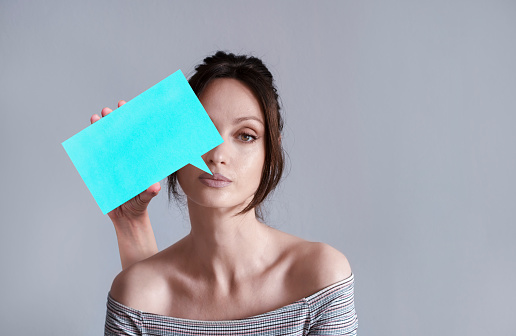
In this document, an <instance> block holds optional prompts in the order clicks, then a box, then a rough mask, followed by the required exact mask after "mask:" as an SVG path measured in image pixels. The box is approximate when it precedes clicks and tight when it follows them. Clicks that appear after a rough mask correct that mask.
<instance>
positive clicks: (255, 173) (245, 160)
mask: <svg viewBox="0 0 516 336" xmlns="http://www.w3.org/2000/svg"><path fill="white" fill-rule="evenodd" d="M239 161H240V164H239V167H240V172H241V176H245V180H247V181H245V183H246V184H252V185H256V186H258V185H259V184H260V179H261V176H262V170H263V165H264V163H265V152H264V151H262V150H260V151H256V150H254V151H252V152H249V153H247V155H242V156H240V160H239Z"/></svg>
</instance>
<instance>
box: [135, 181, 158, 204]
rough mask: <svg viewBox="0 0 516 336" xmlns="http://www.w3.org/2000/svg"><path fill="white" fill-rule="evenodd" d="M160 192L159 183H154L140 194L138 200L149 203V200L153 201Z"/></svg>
mask: <svg viewBox="0 0 516 336" xmlns="http://www.w3.org/2000/svg"><path fill="white" fill-rule="evenodd" d="M160 190H161V185H160V184H159V182H156V183H154V184H153V185H151V186H150V187H149V188H147V190H145V191H144V192H142V193H141V194H140V200H141V201H142V202H143V203H149V202H150V200H151V199H153V198H154V197H155V196H157V195H158V194H159V191H160Z"/></svg>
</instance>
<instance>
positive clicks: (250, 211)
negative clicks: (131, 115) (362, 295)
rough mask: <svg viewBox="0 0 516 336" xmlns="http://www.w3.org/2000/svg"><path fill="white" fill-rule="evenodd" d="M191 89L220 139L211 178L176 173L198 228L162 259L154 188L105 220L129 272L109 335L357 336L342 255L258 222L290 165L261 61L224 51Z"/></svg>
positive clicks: (111, 302)
mask: <svg viewBox="0 0 516 336" xmlns="http://www.w3.org/2000/svg"><path fill="white" fill-rule="evenodd" d="M189 83H190V85H191V86H192V89H193V90H194V92H195V93H196V94H197V96H198V97H199V100H200V101H201V103H202V104H203V106H204V108H205V109H206V112H207V113H208V115H209V116H210V118H211V120H212V121H213V123H214V124H215V126H216V127H217V130H218V131H219V133H220V134H221V136H222V138H223V139H224V143H222V144H221V145H219V146H217V147H216V148H214V149H212V150H211V151H209V152H207V153H206V154H204V155H203V156H202V158H203V159H204V161H205V162H206V164H207V165H208V167H209V168H210V170H211V171H212V172H213V173H214V175H213V176H211V175H209V174H206V173H204V172H203V171H201V170H199V169H198V168H196V167H194V166H191V165H187V166H185V167H183V168H181V169H180V170H178V171H177V172H176V173H174V174H172V175H171V176H169V178H168V185H169V193H170V194H173V195H174V196H175V197H179V193H178V191H177V183H179V185H180V186H181V189H182V190H183V192H184V194H185V195H186V197H187V204H188V211H189V215H190V222H191V232H190V233H189V234H188V235H187V236H185V237H184V238H183V239H181V240H180V241H178V242H177V243H175V244H173V245H172V246H170V247H168V248H166V249H165V250H163V251H161V252H158V251H157V246H156V242H155V238H154V234H153V232H152V228H151V225H150V221H149V217H148V214H147V210H146V209H147V205H148V203H149V201H150V200H151V199H152V197H154V196H155V195H157V194H158V192H159V190H160V185H159V183H157V184H155V185H153V186H151V187H150V188H149V189H148V190H146V191H145V192H143V193H142V194H140V195H138V196H137V197H135V198H134V199H132V200H130V201H128V202H127V203H125V204H124V205H122V206H121V207H119V208H117V209H115V210H113V211H112V212H110V213H109V217H110V218H111V220H112V221H113V224H114V225H115V229H116V233H117V237H118V243H119V249H120V257H121V261H122V267H123V270H122V272H120V274H118V276H117V277H116V278H115V279H114V281H113V284H112V286H111V290H110V292H109V295H108V304H107V306H108V310H107V315H106V326H105V334H106V335H227V334H235V333H236V334H239V335H356V328H357V318H356V314H355V309H354V302H353V274H352V273H351V269H350V266H349V263H348V261H347V259H346V257H345V256H344V255H343V254H341V253H340V252H338V251H337V250H336V249H334V248H332V247H330V246H329V245H326V244H323V243H316V242H309V241H306V240H303V239H301V238H298V237H295V236H292V235H290V234H287V233H284V232H281V231H279V230H276V229H273V228H271V227H269V226H267V225H265V224H264V223H262V222H261V221H260V220H259V219H261V216H260V204H262V202H263V201H264V199H265V198H266V197H267V195H268V194H269V193H270V192H271V191H272V190H273V189H274V188H275V187H276V185H277V184H278V182H279V180H280V178H281V175H282V171H283V164H284V163H283V150H282V147H281V131H282V127H283V122H282V118H281V115H280V113H279V104H278V95H277V93H276V89H275V87H274V83H273V78H272V75H271V73H270V72H269V71H268V70H267V68H266V67H265V65H264V64H263V63H262V62H261V61H260V60H259V59H257V58H255V57H248V56H235V55H233V54H227V53H224V52H217V53H216V54H215V55H213V56H211V57H207V58H206V59H205V60H204V62H203V63H202V64H200V65H199V66H197V67H196V73H195V74H194V75H193V76H192V77H191V79H190V80H189ZM123 103H124V102H123V101H120V102H119V106H121V105H122V104H123ZM109 112H111V110H110V109H107V108H105V109H103V110H102V115H103V116H105V115H106V114H108V113H109ZM99 119H100V117H99V116H97V115H94V116H93V117H92V118H91V122H95V121H97V120H99Z"/></svg>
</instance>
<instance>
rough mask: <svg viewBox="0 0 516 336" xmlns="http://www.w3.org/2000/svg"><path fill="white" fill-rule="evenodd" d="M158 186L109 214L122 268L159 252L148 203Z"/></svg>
mask: <svg viewBox="0 0 516 336" xmlns="http://www.w3.org/2000/svg"><path fill="white" fill-rule="evenodd" d="M124 104H125V101H123V100H120V101H119V102H118V107H120V106H122V105H124ZM111 112H113V110H111V109H110V108H108V107H105V108H103V109H102V112H101V114H102V117H105V116H107V115H108V114H109V113H111ZM98 120H100V116H98V115H97V114H94V115H93V116H91V118H90V122H91V123H92V124H93V123H94V122H96V121H98ZM160 189H161V186H160V184H159V182H158V183H155V184H153V185H151V186H150V187H149V188H148V189H147V190H145V191H144V192H142V193H141V194H139V195H137V196H136V197H134V198H132V199H130V200H129V201H127V202H126V203H124V204H122V205H121V206H119V207H118V208H116V209H114V210H113V211H110V212H109V213H108V216H109V218H110V219H111V221H112V222H113V225H114V227H115V231H116V236H117V239H118V249H119V251H120V261H121V262H122V269H125V268H127V267H129V266H131V265H132V264H134V263H136V262H138V261H141V260H143V259H147V258H148V257H150V256H152V255H154V254H156V253H157V252H158V246H157V244H156V238H155V237H154V232H153V231H152V226H151V223H150V218H149V214H148V212H147V206H148V205H149V202H150V201H151V199H152V198H153V197H155V196H156V195H158V193H159V191H160Z"/></svg>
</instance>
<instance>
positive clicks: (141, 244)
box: [111, 210, 158, 269]
mask: <svg viewBox="0 0 516 336" xmlns="http://www.w3.org/2000/svg"><path fill="white" fill-rule="evenodd" d="M111 221H112V222H113V225H114V227H115V231H116V236H117V239H118V250H119V251H120V261H121V263H122V269H126V268H127V267H129V266H131V265H132V264H134V263H136V262H138V261H141V260H144V259H147V258H148V257H150V256H152V255H154V254H156V253H158V246H157V244H156V238H155V237H154V232H153V230H152V226H151V223H150V219H149V215H148V213H147V210H145V212H144V214H142V216H141V217H139V218H117V219H111Z"/></svg>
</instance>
